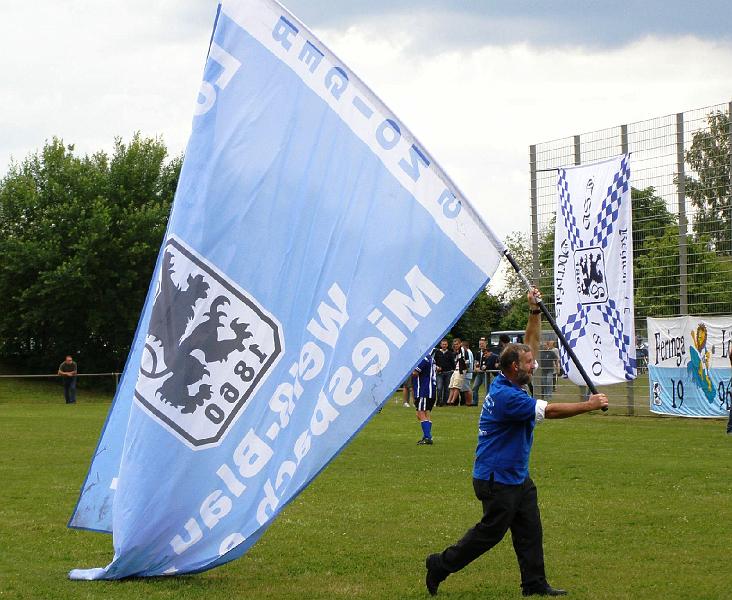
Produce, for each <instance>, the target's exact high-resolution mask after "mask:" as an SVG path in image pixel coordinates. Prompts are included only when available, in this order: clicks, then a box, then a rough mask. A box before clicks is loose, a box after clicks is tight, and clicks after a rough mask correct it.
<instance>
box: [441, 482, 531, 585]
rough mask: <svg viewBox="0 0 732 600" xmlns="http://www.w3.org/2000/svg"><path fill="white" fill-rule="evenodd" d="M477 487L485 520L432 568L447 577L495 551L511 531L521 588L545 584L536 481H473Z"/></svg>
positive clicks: (443, 554)
mask: <svg viewBox="0 0 732 600" xmlns="http://www.w3.org/2000/svg"><path fill="white" fill-rule="evenodd" d="M473 488H474V489H475V495H476V496H477V497H478V500H480V501H481V502H482V503H483V518H482V519H481V520H480V522H478V523H477V524H476V525H475V527H473V528H472V529H469V530H468V531H467V533H466V534H465V535H464V536H463V538H462V539H461V540H460V541H459V542H457V543H456V544H455V545H454V546H450V547H449V548H447V549H446V550H445V551H444V552H443V553H442V554H439V555H435V556H436V557H438V558H436V559H435V560H434V562H433V564H432V565H431V566H430V568H432V569H434V570H435V572H436V574H437V575H439V576H441V577H442V578H445V577H447V576H448V575H449V574H450V573H455V572H457V571H459V570H460V569H462V568H463V567H465V566H466V565H468V564H470V563H471V562H472V561H474V560H475V559H476V558H478V557H479V556H481V555H482V554H484V553H485V552H487V551H488V550H490V549H491V548H493V546H495V545H496V544H497V543H498V542H500V541H501V540H502V539H503V536H505V535H506V532H507V531H508V530H509V529H510V530H511V538H512V539H513V549H514V551H515V552H516V558H517V559H518V563H519V568H520V569H521V586H522V587H523V588H524V589H526V588H531V587H534V586H541V585H544V584H545V583H546V575H545V573H544V548H543V544H542V530H541V517H540V515H539V505H538V503H537V494H536V486H535V485H534V482H533V481H531V478H527V479H526V481H524V482H523V483H522V484H521V485H503V484H501V483H495V482H493V481H485V480H483V479H473Z"/></svg>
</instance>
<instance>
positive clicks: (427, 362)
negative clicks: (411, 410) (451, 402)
mask: <svg viewBox="0 0 732 600" xmlns="http://www.w3.org/2000/svg"><path fill="white" fill-rule="evenodd" d="M435 391H436V375H435V361H434V359H433V358H432V355H431V354H427V355H426V356H424V357H423V358H422V360H421V361H419V364H418V365H417V366H416V367H414V371H412V395H413V396H414V407H415V408H416V409H417V420H418V421H419V425H420V427H421V428H422V439H421V440H419V441H418V442H417V444H418V445H420V446H431V445H432V444H433V441H432V418H431V412H432V408H433V407H434V406H435Z"/></svg>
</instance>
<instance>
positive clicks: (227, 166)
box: [69, 0, 504, 579]
mask: <svg viewBox="0 0 732 600" xmlns="http://www.w3.org/2000/svg"><path fill="white" fill-rule="evenodd" d="M476 250H477V252H476ZM503 250H504V246H503V245H502V244H501V242H499V241H498V240H497V239H496V237H495V236H494V235H493V233H492V232H491V230H490V228H489V226H487V225H486V224H485V223H484V222H483V221H482V220H481V219H480V218H479V217H478V216H477V215H476V214H475V212H474V211H473V209H472V208H471V206H470V205H469V203H468V202H467V201H466V200H465V198H463V197H462V196H461V194H460V193H459V191H458V190H457V189H456V187H455V186H454V184H453V183H452V182H451V181H450V180H449V179H448V178H447V177H446V175H445V174H444V173H443V172H442V170H441V169H440V167H439V166H438V165H437V164H436V163H435V161H434V159H433V158H432V157H431V156H430V154H429V153H428V152H427V151H426V150H425V149H424V147H423V146H422V145H421V144H420V143H419V142H418V141H417V140H416V139H415V137H414V136H413V135H412V134H411V133H410V132H409V131H408V130H407V128H406V127H405V126H404V124H403V123H402V122H401V121H400V120H398V119H397V117H396V116H395V115H394V114H392V113H391V112H390V111H389V110H388V109H387V108H386V107H385V106H384V105H383V104H382V103H381V102H380V101H379V99H378V98H377V97H376V96H375V95H374V94H373V93H372V92H371V91H370V90H369V89H368V88H367V87H366V86H365V85H364V84H363V83H362V82H361V81H360V80H359V79H358V78H357V77H356V76H355V75H354V74H353V73H352V72H351V71H350V70H349V69H348V68H347V67H346V66H345V65H344V64H343V63H342V62H341V61H339V60H338V59H337V58H336V57H335V56H334V55H333V54H332V53H331V52H330V51H329V50H328V49H327V48H326V47H325V46H324V45H323V44H322V43H321V42H320V41H319V40H318V39H317V38H316V37H315V36H313V34H312V33H311V32H310V31H308V29H307V28H306V27H305V26H304V25H303V24H302V23H300V22H299V21H298V20H297V19H296V18H295V17H293V16H292V15H291V14H290V13H288V12H287V10H285V9H284V8H283V7H282V6H280V5H279V4H278V3H276V2H273V1H267V0H227V1H224V2H222V3H221V4H220V5H219V12H218V16H217V19H216V24H215V27H214V32H213V36H212V39H211V44H210V48H209V53H208V59H207V61H206V66H205V69H204V76H203V82H202V85H201V88H200V92H199V95H198V99H197V103H196V105H195V111H194V120H193V127H192V133H191V138H190V141H189V144H188V147H187V150H186V154H185V160H184V164H183V167H182V171H181V176H180V182H179V185H178V190H177V193H176V197H175V201H174V206H173V209H172V212H171V215H170V220H169V224H168V231H167V234H166V238H165V240H164V242H163V245H162V247H161V250H160V255H159V258H158V261H157V264H156V267H155V271H154V275H153V278H152V281H151V285H150V291H149V294H148V298H147V300H146V303H145V306H144V308H143V311H142V314H141V317H140V322H139V326H138V331H137V333H136V335H135V338H134V341H133V344H132V348H131V352H130V355H129V358H128V362H127V365H126V368H125V372H124V375H123V377H122V379H121V382H120V386H119V389H118V392H117V394H116V396H115V400H114V403H113V406H112V409H111V411H110V414H109V417H108V419H107V422H106V423H105V426H104V429H103V432H102V435H101V438H100V440H99V444H98V446H97V449H96V452H95V453H94V457H93V459H92V463H91V466H90V469H89V473H88V475H87V478H86V481H85V482H84V485H83V487H82V490H81V494H80V498H79V501H78V505H77V507H76V509H75V511H74V513H73V515H72V517H71V520H70V523H69V525H70V526H71V527H77V528H85V529H92V530H97V531H106V532H112V534H113V544H114V558H113V560H112V562H111V563H110V564H109V565H108V566H107V567H104V568H102V567H100V568H96V569H78V570H74V571H72V572H71V573H70V576H71V577H72V578H75V579H115V578H122V577H129V576H156V575H170V574H175V573H191V572H197V571H202V570H206V569H210V568H212V567H215V566H217V565H220V564H223V563H225V562H228V561H230V560H233V559H235V558H237V557H239V556H241V555H242V554H243V553H244V552H246V550H247V549H248V548H249V547H251V545H252V544H253V543H254V542H255V541H256V540H257V539H258V538H259V537H260V536H261V535H262V533H263V532H264V531H265V529H266V528H267V526H268V525H269V524H270V523H271V522H272V520H273V519H274V518H275V517H276V516H277V514H278V513H279V512H280V511H281V510H282V509H283V507H284V506H285V505H286V504H287V503H288V502H290V501H291V500H292V499H293V498H294V497H295V496H296V495H297V494H298V493H299V492H300V491H302V490H303V488H304V487H305V486H307V485H308V483H309V482H310V481H311V480H312V479H313V478H314V477H315V476H316V475H317V474H318V473H319V472H320V471H321V470H322V469H323V468H325V466H326V465H327V464H328V463H329V462H330V461H331V460H332V459H333V458H334V456H336V454H337V453H338V452H339V451H340V450H341V449H342V448H343V447H344V446H345V445H346V444H347V443H348V441H349V440H350V439H351V438H352V437H353V436H354V435H355V434H356V433H357V432H358V431H359V429H360V428H361V427H363V425H364V424H365V423H366V422H367V421H368V420H369V419H370V418H371V417H372V416H374V414H375V413H376V412H377V411H378V409H379V408H380V406H381V405H382V403H383V402H384V401H385V400H386V399H387V398H388V397H389V395H390V394H391V393H392V392H393V390H394V389H395V388H396V387H397V386H398V385H399V383H400V382H401V381H402V380H403V379H404V377H405V375H406V374H408V373H409V372H410V371H411V369H412V367H413V366H414V365H416V364H417V363H418V362H419V361H420V359H421V358H422V357H423V356H424V354H425V352H427V351H429V350H430V349H431V348H432V346H433V345H434V344H435V342H436V341H437V340H438V339H439V338H440V337H441V336H442V335H443V334H444V333H445V332H446V331H447V330H448V329H449V328H450V326H451V325H452V323H454V321H455V320H456V319H457V317H458V316H459V315H460V314H461V313H462V311H463V310H464V309H465V308H466V307H467V306H468V305H469V303H470V302H471V301H472V299H473V298H474V297H475V296H476V294H477V293H479V291H480V290H482V289H483V288H484V286H485V285H486V283H487V282H488V280H489V279H490V277H491V276H492V274H493V273H494V271H495V269H496V268H497V266H498V263H499V261H500V258H501V253H502V251H503Z"/></svg>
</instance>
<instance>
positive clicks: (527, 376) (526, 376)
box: [516, 369, 531, 385]
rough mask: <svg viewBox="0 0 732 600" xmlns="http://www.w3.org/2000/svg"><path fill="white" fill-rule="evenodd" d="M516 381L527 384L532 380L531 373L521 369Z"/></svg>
mask: <svg viewBox="0 0 732 600" xmlns="http://www.w3.org/2000/svg"><path fill="white" fill-rule="evenodd" d="M516 381H517V382H518V384H519V385H526V384H527V383H529V382H530V381H531V373H529V372H528V371H523V370H520V369H519V372H518V373H517V374H516Z"/></svg>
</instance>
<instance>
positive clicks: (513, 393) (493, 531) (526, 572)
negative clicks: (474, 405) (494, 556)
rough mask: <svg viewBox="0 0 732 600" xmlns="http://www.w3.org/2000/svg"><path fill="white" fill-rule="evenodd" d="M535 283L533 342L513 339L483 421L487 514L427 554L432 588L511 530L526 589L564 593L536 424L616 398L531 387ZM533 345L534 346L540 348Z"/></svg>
mask: <svg viewBox="0 0 732 600" xmlns="http://www.w3.org/2000/svg"><path fill="white" fill-rule="evenodd" d="M540 298H541V296H540V295H539V292H538V290H536V289H535V288H534V289H533V290H532V291H531V292H529V293H528V299H529V309H530V310H529V322H528V325H527V327H526V336H525V338H524V339H525V340H526V341H527V343H528V345H526V344H508V345H507V346H506V347H505V348H504V349H503V351H502V352H501V356H500V359H499V365H500V369H501V373H500V374H499V375H498V376H497V377H496V378H495V379H494V380H493V383H492V384H491V386H490V390H489V393H488V396H486V399H485V401H484V402H483V408H482V410H481V414H480V422H479V425H478V447H477V449H476V452H475V467H474V469H473V489H474V490H475V495H476V496H477V498H478V500H480V501H481V503H482V505H483V518H482V519H481V520H480V521H479V522H478V523H477V524H476V525H475V526H474V527H473V528H472V529H469V530H468V532H467V533H466V534H465V535H464V536H463V538H462V539H461V540H460V541H458V542H457V543H455V544H454V545H452V546H449V547H448V548H446V549H445V550H444V551H443V552H441V553H438V554H431V555H430V556H428V557H427V561H426V566H427V576H426V578H425V584H426V586H427V591H428V592H429V593H430V594H431V595H433V596H434V595H435V594H436V593H437V588H438V586H439V585H440V583H441V582H442V581H443V580H445V579H446V578H447V576H448V575H450V574H451V573H455V572H457V571H459V570H460V569H462V568H464V567H466V566H467V565H468V564H470V563H471V562H472V561H474V560H475V559H476V558H478V557H479V556H481V555H482V554H483V553H485V552H487V551H488V550H490V549H491V548H492V547H493V546H495V545H496V544H497V543H498V542H500V541H501V540H502V539H503V536H505V535H506V532H507V531H508V530H509V529H510V530H511V538H512V539H513V548H514V551H515V552H516V558H517V559H518V563H519V569H520V571H521V588H522V591H523V595H524V596H564V595H565V594H566V593H567V592H565V591H564V590H560V589H556V588H553V587H552V586H551V585H549V583H548V582H547V579H546V574H545V572H544V547H543V542H542V527H541V517H540V515H539V505H538V502H537V493H536V486H535V485H534V482H533V481H532V480H531V477H529V453H530V452H531V445H532V442H533V441H534V426H535V425H536V424H537V423H540V422H541V421H543V420H544V419H563V418H567V417H573V416H575V415H579V414H582V413H586V412H590V411H592V410H599V409H601V408H602V407H604V406H607V405H608V400H607V397H606V396H605V395H604V394H593V395H591V396H590V397H589V399H588V400H587V401H585V402H577V403H572V402H569V403H553V404H548V403H547V402H545V401H543V400H536V399H534V398H532V397H531V396H529V394H528V393H527V392H526V391H525V390H524V389H523V386H524V385H526V384H527V383H528V382H529V381H530V380H531V375H532V374H533V372H534V369H535V368H536V362H535V359H534V356H535V353H536V352H537V350H538V347H539V335H540V331H541V317H540V315H541V311H540V310H539V307H538V304H537V299H540ZM532 348H533V349H532Z"/></svg>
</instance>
